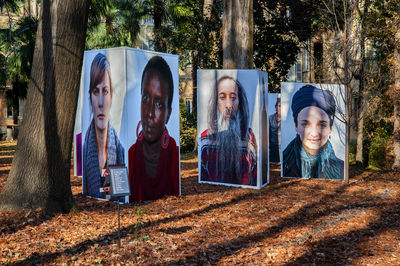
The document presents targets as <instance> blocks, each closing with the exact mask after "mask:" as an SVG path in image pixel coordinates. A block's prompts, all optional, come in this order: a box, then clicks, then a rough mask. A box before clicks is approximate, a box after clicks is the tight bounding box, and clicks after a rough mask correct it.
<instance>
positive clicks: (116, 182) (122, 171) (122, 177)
mask: <svg viewBox="0 0 400 266" xmlns="http://www.w3.org/2000/svg"><path fill="white" fill-rule="evenodd" d="M110 176H111V178H110V181H111V196H113V197H117V198H118V201H117V204H118V248H121V224H120V216H121V211H120V207H119V204H120V202H119V199H120V197H124V196H129V195H130V194H131V192H130V189H129V180H128V170H127V169H126V166H125V165H113V166H110Z"/></svg>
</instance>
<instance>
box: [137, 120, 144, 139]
mask: <svg viewBox="0 0 400 266" xmlns="http://www.w3.org/2000/svg"><path fill="white" fill-rule="evenodd" d="M141 125H142V120H140V121H139V123H138V125H137V128H136V137H137V139H138V140H140V141H141V140H142V139H143V130H140V132H139V128H140V126H141Z"/></svg>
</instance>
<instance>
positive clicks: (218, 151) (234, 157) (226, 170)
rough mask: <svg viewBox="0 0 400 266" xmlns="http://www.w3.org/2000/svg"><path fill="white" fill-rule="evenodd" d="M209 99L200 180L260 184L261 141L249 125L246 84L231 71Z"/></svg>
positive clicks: (201, 154)
mask: <svg viewBox="0 0 400 266" xmlns="http://www.w3.org/2000/svg"><path fill="white" fill-rule="evenodd" d="M253 91H254V93H255V88H254V90H253ZM251 96H252V97H254V95H251ZM207 101H208V102H209V104H208V110H207V128H206V129H205V130H203V131H202V132H201V135H200V143H199V149H200V155H199V156H200V158H199V159H200V160H201V163H200V166H201V167H200V169H199V171H200V180H201V181H211V182H217V183H227V184H240V185H250V186H256V185H257V141H256V137H255V135H254V133H253V130H252V129H251V128H250V127H249V125H250V119H251V117H250V114H249V103H248V98H247V95H246V91H245V90H244V88H243V86H242V84H241V83H240V82H239V81H238V80H237V79H236V78H234V77H232V76H229V75H225V76H222V77H219V78H217V79H216V80H215V82H214V86H213V88H212V89H211V93H210V95H209V99H207ZM204 111H205V110H204ZM199 112H203V111H202V110H199Z"/></svg>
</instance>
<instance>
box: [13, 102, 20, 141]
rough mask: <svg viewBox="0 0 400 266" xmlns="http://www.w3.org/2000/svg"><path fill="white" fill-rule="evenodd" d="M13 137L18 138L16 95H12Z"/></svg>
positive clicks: (17, 103) (17, 104)
mask: <svg viewBox="0 0 400 266" xmlns="http://www.w3.org/2000/svg"><path fill="white" fill-rule="evenodd" d="M12 102H13V124H14V127H13V139H17V138H18V117H19V98H18V96H14V97H13V101H12Z"/></svg>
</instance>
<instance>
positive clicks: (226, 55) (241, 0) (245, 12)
mask: <svg viewBox="0 0 400 266" xmlns="http://www.w3.org/2000/svg"><path fill="white" fill-rule="evenodd" d="M222 27H223V37H222V46H223V68H225V69H246V68H247V69H250V68H253V1H252V0H224V1H223V16H222Z"/></svg>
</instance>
